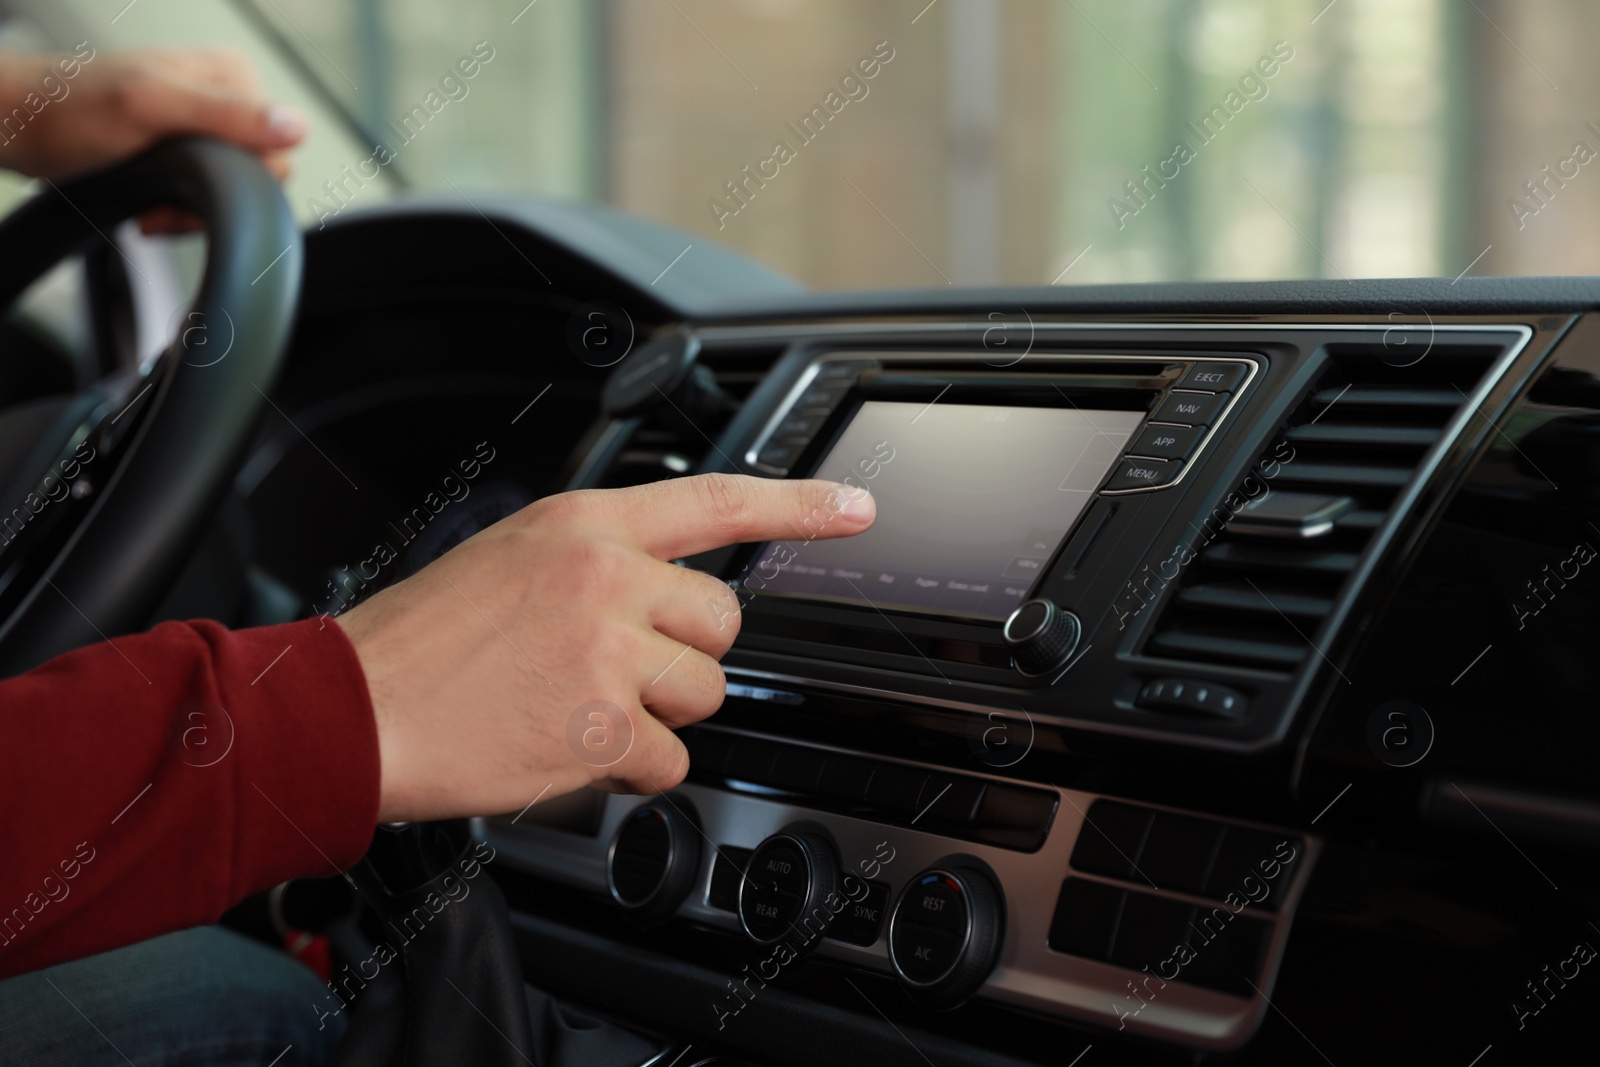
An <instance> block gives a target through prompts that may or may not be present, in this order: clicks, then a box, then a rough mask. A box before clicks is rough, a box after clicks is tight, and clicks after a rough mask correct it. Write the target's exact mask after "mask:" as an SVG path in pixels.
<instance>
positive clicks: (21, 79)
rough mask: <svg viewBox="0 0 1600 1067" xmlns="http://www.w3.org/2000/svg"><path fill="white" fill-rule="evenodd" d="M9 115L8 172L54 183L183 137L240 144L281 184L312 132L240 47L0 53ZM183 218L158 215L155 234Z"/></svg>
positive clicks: (2, 107)
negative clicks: (265, 87) (274, 94)
mask: <svg viewBox="0 0 1600 1067" xmlns="http://www.w3.org/2000/svg"><path fill="white" fill-rule="evenodd" d="M69 72H70V73H69ZM0 118H6V119H8V120H9V122H7V123H6V124H5V125H4V128H3V130H0V167H6V168H9V169H11V170H15V171H20V172H21V173H23V174H26V175H28V176H29V177H34V178H49V179H51V180H56V179H60V178H68V177H71V176H73V175H75V174H80V173H83V172H85V171H91V170H96V169H98V168H100V167H104V166H107V165H109V164H111V163H115V162H117V161H118V160H122V159H126V158H127V157H129V156H132V155H135V154H137V153H139V152H142V151H144V150H145V149H146V148H149V147H150V146H151V145H153V144H155V143H156V142H157V141H160V140H163V139H165V138H167V137H175V136H178V135H180V134H209V135H211V136H213V137H220V138H222V139H223V140H226V141H232V142H234V143H235V144H237V145H240V146H241V147H243V148H246V149H249V150H250V151H252V152H254V153H255V154H256V155H257V156H259V157H260V158H261V161H262V162H263V163H265V164H266V166H267V168H268V169H269V170H271V171H272V173H273V174H275V175H277V176H278V178H279V179H282V178H285V177H287V176H288V174H289V152H288V150H289V149H290V148H291V147H293V146H294V145H296V144H299V143H300V141H301V140H302V139H303V138H304V137H305V135H306V121H305V119H304V117H302V116H301V115H300V113H299V112H297V111H295V110H294V109H292V108H290V107H288V106H287V105H284V104H275V103H272V102H270V101H268V100H267V98H266V95H265V93H264V92H263V91H262V88H261V82H260V80H259V79H258V78H257V76H256V69H255V66H254V64H252V63H251V61H250V57H249V56H247V55H245V54H244V53H243V52H240V51H237V50H236V49H231V48H204V49H138V50H133V51H127V52H104V53H99V54H96V53H95V52H94V50H93V49H92V48H88V47H87V46H81V47H80V49H79V51H78V52H77V53H67V54H63V55H60V56H49V55H34V54H31V53H23V52H4V51H0ZM23 118H25V119H26V121H25V122H20V124H19V120H20V119H23ZM175 221H176V216H174V215H173V214H172V213H170V212H165V213H155V212H153V213H152V214H151V216H149V217H147V218H146V220H145V222H146V229H170V228H172V226H173V223H174V222H175Z"/></svg>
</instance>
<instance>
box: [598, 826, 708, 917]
mask: <svg viewBox="0 0 1600 1067" xmlns="http://www.w3.org/2000/svg"><path fill="white" fill-rule="evenodd" d="M693 811H694V809H693V808H692V807H690V806H689V802H688V801H687V800H683V799H678V800H675V801H668V800H665V799H663V800H655V801H651V802H650V803H648V804H641V805H640V806H639V807H637V808H634V809H633V811H631V812H629V813H628V817H627V818H625V819H623V820H622V825H621V826H620V827H618V828H617V836H616V837H615V838H613V839H612V842H611V852H610V854H609V855H608V856H607V858H606V882H607V883H608V884H609V886H610V888H611V896H612V898H613V899H614V900H616V902H617V903H618V904H621V905H622V907H623V910H624V911H626V912H627V913H628V915H629V917H630V918H632V919H633V920H634V922H636V923H638V924H640V925H642V926H653V925H655V924H657V923H660V922H663V921H665V920H666V919H667V918H669V917H670V916H671V915H672V914H673V912H675V911H677V910H678V906H679V905H680V904H682V903H683V902H684V901H685V900H686V899H688V896H689V890H690V889H692V888H694V880H695V875H696V874H698V873H699V871H700V828H699V827H698V826H697V825H696V824H695V822H694V815H693Z"/></svg>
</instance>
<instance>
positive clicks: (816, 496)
mask: <svg viewBox="0 0 1600 1067" xmlns="http://www.w3.org/2000/svg"><path fill="white" fill-rule="evenodd" d="M602 492H603V493H604V495H605V497H606V498H607V504H608V507H609V508H610V509H611V510H612V513H613V514H614V515H615V517H616V518H617V519H619V520H620V521H621V522H622V523H623V525H624V526H626V528H627V530H628V532H629V534H630V535H631V537H632V540H633V542H634V543H635V544H637V545H638V546H639V547H640V548H642V549H644V551H646V552H648V553H650V555H652V556H655V557H656V558H657V559H664V560H665V559H677V558H679V557H681V556H692V555H695V554H696V553H698V552H707V551H710V550H711V549H713V548H721V547H723V546H724V545H736V544H742V543H744V542H747V541H776V540H781V539H785V538H791V537H798V538H802V539H804V540H807V541H810V540H814V539H817V538H833V537H848V536H850V535H851V534H858V533H860V532H861V531H863V530H865V529H866V528H867V527H869V526H871V525H872V520H873V519H874V518H876V517H877V514H878V508H877V505H876V504H875V503H874V502H873V499H872V496H871V494H869V493H868V492H867V491H866V490H865V489H857V488H853V487H851V486H845V485H840V484H838V483H837V482H825V481H820V480H818V479H814V478H808V479H800V480H796V481H781V480H778V479H774V478H752V477H749V476H748V475H743V474H699V475H695V476H694V477H692V478H670V479H668V480H666V481H661V482H651V483H650V484H648V485H640V486H634V487H632V488H628V489H613V490H604V491H602Z"/></svg>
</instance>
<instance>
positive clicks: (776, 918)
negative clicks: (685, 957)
mask: <svg viewBox="0 0 1600 1067" xmlns="http://www.w3.org/2000/svg"><path fill="white" fill-rule="evenodd" d="M838 890H839V857H838V850H837V849H835V848H834V845H833V842H832V841H831V840H830V839H829V838H828V836H827V835H826V833H825V832H823V831H821V830H820V829H809V828H805V827H800V828H795V829H790V830H784V831H782V832H780V833H776V834H773V835H772V836H771V837H769V838H767V839H766V840H765V841H763V842H761V844H760V845H759V846H757V848H756V850H755V852H754V853H752V854H751V856H750V860H749V862H748V863H747V864H746V865H745V870H744V877H743V879H741V881H740V883H739V921H740V923H741V924H742V925H743V926H744V932H745V933H746V934H748V935H749V937H750V939H751V940H753V941H755V942H757V943H759V944H763V945H770V944H773V943H774V942H776V941H780V940H784V939H786V938H787V939H788V942H789V944H790V947H791V948H793V949H794V950H795V951H796V952H803V951H805V950H807V949H809V948H811V947H812V946H813V945H814V944H815V943H816V942H817V941H818V940H820V939H821V937H822V936H823V935H824V934H825V933H826V932H827V929H828V927H829V925H830V924H831V922H832V919H833V916H834V912H833V910H832V909H831V908H830V907H829V906H828V901H829V899H830V898H832V897H836V896H837V894H838Z"/></svg>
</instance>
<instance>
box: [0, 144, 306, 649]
mask: <svg viewBox="0 0 1600 1067" xmlns="http://www.w3.org/2000/svg"><path fill="white" fill-rule="evenodd" d="M165 205H171V206H176V207H180V208H184V209H187V210H188V211H190V212H191V213H193V214H194V215H196V216H198V217H199V218H200V219H201V220H202V223H203V225H204V228H205V232H206V235H207V238H208V241H207V252H206V261H205V269H204V273H203V276H202V279H201V282H200V287H199V292H198V294H197V295H196V297H195V300H194V303H193V305H192V306H191V308H190V309H189V311H188V312H187V314H186V315H185V316H183V318H182V319H181V328H180V330H179V334H178V337H177V338H176V340H174V341H173V343H172V344H171V345H170V346H169V347H168V348H167V350H166V351H165V352H164V353H163V354H162V355H161V356H160V358H159V359H157V360H156V361H155V362H154V364H153V365H152V366H151V368H150V370H149V371H148V373H144V374H142V375H141V374H138V373H137V372H135V371H129V372H124V373H123V374H121V375H114V376H112V377H111V378H108V379H106V380H104V381H102V382H98V383H95V384H94V385H92V386H90V387H89V388H88V389H86V390H84V391H82V392H79V393H76V394H73V395H70V396H65V397H52V398H48V399H45V400H38V401H33V402H29V403H26V404H22V405H18V406H16V407H14V408H11V409H8V410H6V411H3V412H0V509H3V510H0V677H7V676H9V675H12V674H16V673H20V672H22V671H25V670H28V669H30V668H32V667H34V666H37V665H38V664H40V663H42V662H44V661H45V660H47V659H49V658H51V657H53V656H56V655H59V654H61V653H62V652H66V651H68V650H70V649H73V648H77V647H78V646H80V645H85V644H88V643H90V642H93V641H97V640H102V639H104V638H106V637H109V636H114V635H116V634H122V633H128V632H131V631H135V630H138V629H141V628H142V627H143V626H145V625H146V624H147V623H148V622H149V620H150V617H151V614H152V613H153V612H154V610H155V609H156V607H157V605H158V604H159V603H160V601H161V598H162V597H163V595H164V594H165V593H166V591H167V589H168V587H169V586H170V585H171V583H172V581H173V580H174V579H175V578H176V577H177V575H178V573H179V571H180V569H181V568H182V566H183V564H184V562H185V560H186V559H187V558H188V557H189V555H190V553H191V552H192V551H193V549H194V548H195V546H196V544H197V543H198V541H199V539H200V537H201V535H202V534H203V533H204V531H205V529H206V526H207V525H208V523H209V522H210V520H211V519H212V517H213V515H214V513H215V507H216V505H217V502H218V501H219V499H220V498H221V496H222V494H223V493H224V492H225V491H226V490H227V487H228V485H229V483H230V481H231V480H232V478H233V476H234V474H235V472H236V470H237V468H238V465H239V463H240V462H241V461H242V460H243V454H244V450H245V448H246V447H247V446H248V444H249V439H250V435H251V433H252V432H253V430H254V429H255V425H256V420H257V418H258V417H259V416H260V415H261V412H262V409H263V407H264V405H265V404H266V402H267V398H266V391H267V390H268V389H270V387H271V384H272V381H273V379H274V377H275V376H276V374H277V371H278V369H279V367H280V365H281V364H282V361H283V356H284V352H285V349H286V346H287V341H288V338H289V332H290V329H291V327H292V325H293V321H294V312H295V305H296V301H297V299H298V297H299V292H300V274H301V267H302V260H303V245H302V240H301V235H300V231H299V228H298V227H297V226H296V225H295V222H294V217H293V215H292V214H291V212H290V209H289V205H288V203H287V201H285V199H284V196H283V192H282V190H281V189H280V188H279V186H278V183H277V181H275V180H274V179H273V177H272V175H270V174H269V173H268V172H267V171H266V169H265V168H264V167H262V165H261V164H260V163H259V162H258V161H257V160H256V159H255V157H253V156H251V155H250V154H249V153H247V152H245V151H244V150H243V149H240V148H237V147H235V146H232V145H228V144H224V143H222V142H220V141H214V140H209V139H204V138H181V139H178V140H173V141H167V142H164V143H162V144H159V145H157V146H156V147H154V148H152V149H150V150H149V151H147V152H145V153H143V154H141V155H139V156H136V157H135V158H133V159H131V160H128V161H127V162H125V163H121V164H118V165H117V166H114V167H112V168H110V169H107V170H103V171H99V172H96V173H94V174H90V175H87V176H85V177H81V178H77V179H74V180H72V181H68V182H64V183H62V184H60V185H59V186H58V185H54V184H52V185H51V186H50V187H49V188H47V189H46V190H44V191H43V192H41V193H40V194H39V195H37V196H35V197H34V198H33V199H31V200H29V201H28V202H27V203H25V204H23V205H22V207H20V208H18V209H17V210H16V211H14V212H13V213H12V214H10V215H9V216H7V217H6V218H5V219H4V220H3V221H0V308H10V307H11V306H12V305H13V304H14V303H15V302H16V300H17V298H18V297H19V296H20V295H21V294H22V292H23V291H24V290H25V289H26V288H27V287H28V286H29V285H30V284H31V283H32V282H33V281H35V280H36V279H37V278H39V277H40V276H41V275H43V274H44V273H45V272H46V271H47V270H48V269H49V268H51V267H52V266H54V265H55V264H56V263H57V262H59V261H60V260H62V259H63V258H65V257H66V256H68V255H71V254H72V253H74V252H77V251H80V250H91V249H94V248H95V247H96V246H98V245H101V244H102V243H104V242H107V241H108V240H109V239H108V238H107V237H106V233H107V231H108V230H110V229H111V227H113V226H115V225H116V224H118V223H120V222H122V221H124V220H125V219H129V218H132V217H133V216H135V215H137V214H139V213H140V212H143V211H145V210H146V209H149V208H152V207H157V206H165ZM132 284H134V285H137V284H139V282H138V281H137V280H134V281H133V282H132Z"/></svg>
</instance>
